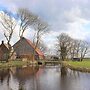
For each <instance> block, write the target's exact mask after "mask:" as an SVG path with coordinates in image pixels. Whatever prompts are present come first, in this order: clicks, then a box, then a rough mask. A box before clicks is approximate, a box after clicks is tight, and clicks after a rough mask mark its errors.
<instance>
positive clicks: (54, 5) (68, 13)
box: [0, 0, 90, 47]
mask: <svg viewBox="0 0 90 90" xmlns="http://www.w3.org/2000/svg"><path fill="white" fill-rule="evenodd" d="M19 7H25V8H28V9H29V10H30V11H32V12H34V13H35V14H37V15H38V16H40V17H41V18H43V20H45V21H46V22H48V23H49V25H50V29H51V32H50V33H49V34H48V35H47V37H45V38H44V39H45V40H46V42H47V43H49V47H53V42H55V40H56V36H57V35H59V34H60V33H61V32H65V33H67V34H69V35H70V36H71V37H73V38H76V39H82V40H88V41H90V40H89V39H90V0H1V1H0V10H4V9H7V10H9V11H12V12H13V13H15V12H16V11H17V9H18V8H19ZM27 33H28V32H26V33H25V37H28V38H29V34H27ZM29 33H31V32H29ZM0 38H1V40H2V39H3V35H2V33H0Z"/></svg>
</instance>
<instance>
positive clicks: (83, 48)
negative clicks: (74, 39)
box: [80, 41, 89, 61]
mask: <svg viewBox="0 0 90 90" xmlns="http://www.w3.org/2000/svg"><path fill="white" fill-rule="evenodd" d="M88 49H89V45H88V43H87V42H86V41H82V42H81V43H80V58H81V61H83V59H84V57H85V55H86V54H87V53H88Z"/></svg>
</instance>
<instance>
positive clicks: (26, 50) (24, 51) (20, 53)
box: [13, 38, 37, 59]
mask: <svg viewBox="0 0 90 90" xmlns="http://www.w3.org/2000/svg"><path fill="white" fill-rule="evenodd" d="M13 48H14V50H15V52H16V55H17V57H18V58H24V57H25V58H29V59H30V57H31V59H32V54H33V50H34V49H33V48H32V47H31V46H30V45H29V44H28V42H27V41H26V40H25V39H24V38H23V39H21V40H20V41H19V42H17V43H16V44H15V45H14V46H13ZM36 54H37V53H36Z"/></svg>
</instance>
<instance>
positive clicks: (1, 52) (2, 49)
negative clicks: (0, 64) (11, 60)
mask: <svg viewBox="0 0 90 90" xmlns="http://www.w3.org/2000/svg"><path fill="white" fill-rule="evenodd" d="M8 53H9V50H8V49H7V47H6V46H5V45H4V43H3V44H1V45H0V60H7V59H8Z"/></svg>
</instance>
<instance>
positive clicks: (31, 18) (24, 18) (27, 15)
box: [17, 8, 38, 37]
mask: <svg viewBox="0 0 90 90" xmlns="http://www.w3.org/2000/svg"><path fill="white" fill-rule="evenodd" d="M17 13H18V17H19V24H20V28H19V37H23V34H24V32H25V30H27V29H28V28H30V26H31V25H32V24H34V23H35V22H36V21H37V18H38V17H37V16H36V15H35V14H33V13H32V12H30V11H29V10H28V9H25V8H20V9H18V12H17Z"/></svg>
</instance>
